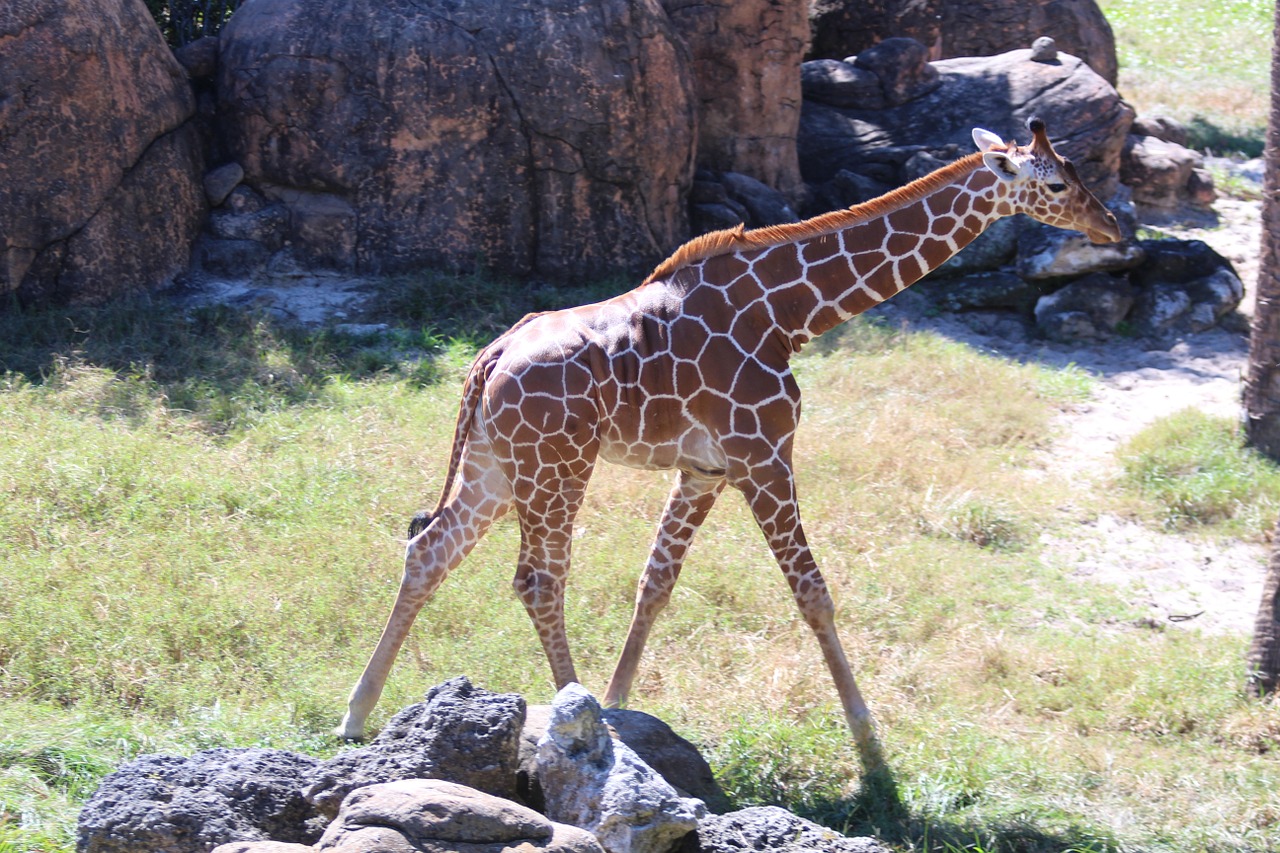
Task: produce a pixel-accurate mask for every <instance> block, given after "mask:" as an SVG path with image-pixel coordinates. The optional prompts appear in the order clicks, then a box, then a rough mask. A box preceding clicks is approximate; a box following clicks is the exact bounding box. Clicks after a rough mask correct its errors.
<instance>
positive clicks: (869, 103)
mask: <svg viewBox="0 0 1280 853" xmlns="http://www.w3.org/2000/svg"><path fill="white" fill-rule="evenodd" d="M800 91H801V92H802V93H803V95H804V97H805V98H806V99H807V100H811V101H817V102H819V103H823V104H830V105H831V106H833V107H849V108H851V109H863V110H880V109H884V108H885V107H886V106H888V103H887V102H886V101H885V97H884V90H883V89H881V87H880V78H879V77H877V76H876V75H875V73H874V72H872V71H869V70H867V69H865V68H859V67H858V66H856V65H854V64H853V63H851V62H843V61H841V60H839V59H813V60H810V61H809V62H806V63H804V64H803V65H801V66H800Z"/></svg>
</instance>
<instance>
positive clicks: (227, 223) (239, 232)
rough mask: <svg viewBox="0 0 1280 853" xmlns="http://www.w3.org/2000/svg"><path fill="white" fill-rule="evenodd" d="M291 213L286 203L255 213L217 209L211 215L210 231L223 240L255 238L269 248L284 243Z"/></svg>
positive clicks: (278, 246)
mask: <svg viewBox="0 0 1280 853" xmlns="http://www.w3.org/2000/svg"><path fill="white" fill-rule="evenodd" d="M288 224H289V214H288V212H287V211H286V210H285V208H284V205H280V204H273V205H271V206H269V207H264V208H263V209H262V210H258V211H255V212H253V213H232V212H231V211H227V210H216V211H214V212H213V213H211V214H210V215H209V222H208V227H209V231H210V233H212V234H213V236H215V237H220V238H222V239H223V240H253V241H254V242H256V243H261V244H262V245H264V246H266V247H267V248H269V249H272V250H275V249H279V248H280V247H281V246H283V245H284V238H285V229H286V228H287V226H288Z"/></svg>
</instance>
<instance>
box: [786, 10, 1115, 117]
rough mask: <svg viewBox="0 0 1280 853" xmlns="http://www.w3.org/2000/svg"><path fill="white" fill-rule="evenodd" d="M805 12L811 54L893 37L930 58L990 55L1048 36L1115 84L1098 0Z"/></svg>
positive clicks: (839, 52)
mask: <svg viewBox="0 0 1280 853" xmlns="http://www.w3.org/2000/svg"><path fill="white" fill-rule="evenodd" d="M809 18H810V23H811V25H812V30H813V42H812V47H811V49H810V52H809V56H810V58H840V57H843V56H848V55H849V54H851V53H859V52H861V51H863V50H866V49H867V48H868V47H870V46H871V45H873V44H876V43H877V42H879V41H883V40H884V39H886V38H890V37H892V36H908V37H910V38H914V39H916V40H917V41H920V42H923V43H924V44H925V45H927V46H928V47H929V51H930V54H929V55H930V58H931V59H934V60H937V59H946V58H953V57H957V56H989V55H993V54H997V53H1004V52H1005V51H1009V50H1016V49H1019V48H1026V47H1029V46H1030V45H1031V44H1032V43H1033V42H1034V40H1035V39H1036V38H1038V37H1040V36H1044V35H1051V36H1053V38H1054V40H1055V41H1056V43H1057V47H1058V50H1059V51H1063V52H1066V53H1069V54H1071V55H1072V56H1078V57H1080V58H1081V59H1083V60H1084V61H1085V62H1086V63H1087V64H1088V65H1089V66H1090V67H1092V68H1093V69H1094V71H1096V72H1097V73H1098V74H1099V75H1100V76H1101V77H1102V78H1103V79H1104V80H1106V81H1107V82H1108V83H1110V84H1111V85H1113V86H1114V85H1115V84H1116V75H1117V69H1118V66H1117V63H1116V45H1115V37H1114V35H1113V34H1112V32H1111V26H1110V25H1109V24H1108V23H1107V19H1106V17H1105V16H1104V15H1103V14H1102V10H1101V8H1099V6H1098V4H1097V2H1095V0H1044V2H1036V3H1026V2H1023V0H812V2H811V3H810V5H809ZM1046 118H1048V116H1047V115H1046Z"/></svg>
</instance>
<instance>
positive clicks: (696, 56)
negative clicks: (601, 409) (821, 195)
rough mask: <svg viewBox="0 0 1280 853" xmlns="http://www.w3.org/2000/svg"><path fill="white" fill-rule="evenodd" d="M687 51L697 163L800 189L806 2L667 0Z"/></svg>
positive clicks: (789, 190)
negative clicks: (695, 114) (695, 115)
mask: <svg viewBox="0 0 1280 853" xmlns="http://www.w3.org/2000/svg"><path fill="white" fill-rule="evenodd" d="M661 2H662V5H663V7H664V8H665V9H666V10H667V14H668V15H670V16H671V20H672V22H673V23H674V24H675V26H676V29H677V31H678V32H679V34H680V36H681V37H682V38H683V39H684V41H685V43H686V44H688V46H689V52H690V54H691V59H692V61H693V76H694V81H695V84H696V88H697V93H698V101H699V105H700V106H699V113H698V163H699V165H700V166H704V167H706V168H709V169H714V170H717V171H722V172H741V173H743V174H746V175H749V176H751V177H753V178H755V179H757V180H759V181H762V182H764V183H765V184H768V185H769V186H770V187H772V188H774V189H776V190H778V191H779V192H782V193H783V194H784V195H787V196H795V195H796V193H797V192H798V190H799V188H800V167H799V161H798V160H797V158H796V141H795V140H796V128H797V127H798V126H799V123H800V73H799V65H800V60H801V59H803V58H804V51H805V47H806V45H807V44H808V41H809V20H808V17H807V16H806V14H805V11H806V10H805V4H804V3H803V2H800V0H785V2H779V0H710V2H708V0H661Z"/></svg>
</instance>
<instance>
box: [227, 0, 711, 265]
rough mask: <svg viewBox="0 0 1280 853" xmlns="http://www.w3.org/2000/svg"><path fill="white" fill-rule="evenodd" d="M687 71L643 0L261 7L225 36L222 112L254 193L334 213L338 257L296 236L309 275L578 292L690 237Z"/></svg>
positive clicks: (285, 1) (246, 11) (443, 0)
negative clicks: (517, 282) (543, 282)
mask: <svg viewBox="0 0 1280 853" xmlns="http://www.w3.org/2000/svg"><path fill="white" fill-rule="evenodd" d="M686 64H687V63H686V62H685V61H684V59H683V53H682V50H681V48H680V47H679V46H678V43H677V37H676V36H675V34H674V33H673V31H672V27H671V23H670V21H669V20H668V19H667V17H666V16H665V15H664V14H663V12H662V9H661V8H660V7H659V6H658V5H657V4H656V3H650V2H644V0H592V2H589V3H585V4H581V3H576V2H574V3H570V2H567V0H550V2H548V0H515V1H514V2H501V3H499V2H496V0H494V2H475V3H465V4H460V3H456V2H448V0H338V2H333V0H258V2H255V3H250V4H247V5H246V6H244V7H242V8H241V9H240V10H239V12H237V14H236V15H235V17H234V18H233V19H232V20H231V21H230V23H229V24H228V26H227V27H226V28H225V29H224V30H223V33H222V41H221V53H220V68H219V85H218V90H219V98H220V104H219V109H220V114H221V115H222V116H223V117H224V119H225V122H226V123H225V126H224V134H225V139H224V142H225V143H226V147H227V148H228V150H229V151H230V152H231V154H232V156H233V157H234V159H235V160H236V161H237V162H239V163H240V165H241V166H242V167H243V168H244V171H245V182H246V183H247V184H248V185H250V186H251V187H253V188H254V189H256V190H258V191H259V192H262V193H263V194H264V195H265V196H267V198H268V199H269V200H271V201H280V202H283V203H284V204H285V205H286V206H291V205H292V204H293V201H292V200H291V199H293V198H299V197H305V198H311V199H312V200H313V201H314V197H315V196H316V195H322V196H325V197H327V198H328V199H330V200H331V202H332V203H331V204H330V207H332V208H334V209H337V208H341V209H342V210H343V211H344V217H345V218H344V220H343V222H342V223H341V228H340V229H339V230H340V231H341V232H342V233H344V234H347V235H349V236H350V239H349V240H348V241H347V242H346V243H344V244H342V245H340V246H338V247H336V248H335V246H334V243H333V241H332V240H331V239H330V238H329V237H328V236H325V235H326V234H328V230H326V229H320V233H319V236H309V235H308V234H307V233H303V232H301V231H299V232H298V233H294V234H291V235H290V237H289V238H290V241H291V244H292V248H293V251H294V253H295V255H296V256H298V258H299V260H300V261H301V262H303V263H304V264H314V265H319V266H327V267H337V268H340V269H346V270H350V271H354V272H359V273H374V274H376V273H391V272H397V271H404V270H410V269H416V268H420V267H422V266H424V265H431V266H452V267H458V268H472V267H475V266H484V267H488V268H491V269H495V270H497V271H499V272H503V273H508V274H512V275H521V276H526V275H536V276H542V277H545V278H548V279H552V280H559V281H580V280H585V279H591V278H595V277H598V276H600V275H607V274H617V273H619V272H632V273H634V272H639V271H647V270H648V268H650V267H651V266H652V264H653V263H654V262H656V261H657V260H659V259H660V258H661V257H663V256H665V254H666V253H667V252H669V251H670V250H671V249H672V248H673V247H674V246H675V245H677V244H678V243H680V242H681V241H682V240H683V239H684V237H685V236H686V234H687V212H686V210H685V198H686V196H687V193H688V188H689V184H690V183H691V180H692V174H693V169H692V164H693V154H694V144H695V140H694V127H695V126H696V121H695V119H694V109H695V104H694V96H693V84H692V80H691V77H690V74H689V72H688V69H687V67H686ZM293 214H294V211H293V210H292V209H290V215H291V219H294V220H296V219H297V217H294V216H293ZM330 230H331V229H330Z"/></svg>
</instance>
